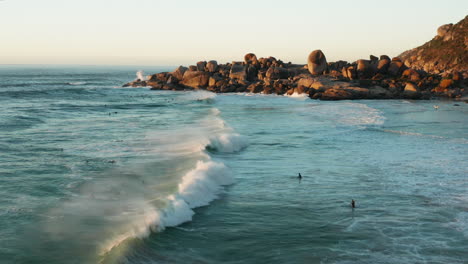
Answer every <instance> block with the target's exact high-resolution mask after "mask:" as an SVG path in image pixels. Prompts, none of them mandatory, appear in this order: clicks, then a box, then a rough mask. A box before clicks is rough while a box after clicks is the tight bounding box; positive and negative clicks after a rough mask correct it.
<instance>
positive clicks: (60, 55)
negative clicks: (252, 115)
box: [0, 0, 468, 66]
mask: <svg viewBox="0 0 468 264" xmlns="http://www.w3.org/2000/svg"><path fill="white" fill-rule="evenodd" d="M466 15H468V1H467V0H444V1H440V0H437V1H432V0H425V1H422V0H385V1H380V0H355V1H349V0H334V1H324V0H322V1H315V0H281V1H277V0H269V1H265V0H236V1H223V0H167V1H160V0H79V1H78V0H0V64H80V65H156V66H158V65H159V66H166V65H179V64H183V65H189V64H194V63H196V62H197V61H200V60H212V59H214V60H217V61H218V62H219V63H225V62H231V61H239V60H243V56H244V55H245V54H246V53H249V52H253V53H255V54H256V55H257V57H269V56H274V57H276V58H278V59H281V60H283V61H285V62H288V61H291V62H293V63H305V62H306V60H307V56H308V54H309V53H310V52H311V51H313V50H316V49H321V50H322V51H323V52H324V53H325V55H326V57H327V60H328V61H336V60H347V61H355V60H357V59H362V58H368V57H369V55H370V54H374V55H382V54H386V55H389V56H391V57H393V56H397V55H398V54H400V53H402V52H403V51H405V50H408V49H411V48H415V47H417V46H420V45H422V44H424V43H425V42H427V41H429V40H430V39H432V38H433V37H434V36H435V35H436V30H437V28H438V27H439V26H440V25H443V24H448V23H457V22H458V21H459V20H461V19H463V18H464V17H465V16H466Z"/></svg>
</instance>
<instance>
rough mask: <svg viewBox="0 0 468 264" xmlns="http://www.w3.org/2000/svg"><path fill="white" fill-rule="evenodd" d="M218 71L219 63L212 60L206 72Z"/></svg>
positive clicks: (207, 65)
mask: <svg viewBox="0 0 468 264" xmlns="http://www.w3.org/2000/svg"><path fill="white" fill-rule="evenodd" d="M217 69H218V62H217V61H215V60H210V61H209V62H208V63H207V64H206V70H207V71H208V72H215V71H216V70H217Z"/></svg>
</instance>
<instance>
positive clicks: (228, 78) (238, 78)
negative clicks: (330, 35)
mask: <svg viewBox="0 0 468 264" xmlns="http://www.w3.org/2000/svg"><path fill="white" fill-rule="evenodd" d="M467 21H468V16H467V18H465V19H464V20H462V21H461V22H460V23H458V24H457V25H455V26H453V25H449V26H448V25H444V26H441V27H440V28H439V30H438V35H437V36H436V37H435V38H434V39H433V40H431V41H430V42H428V43H429V44H428V43H426V44H424V45H423V46H421V47H418V48H416V49H413V50H411V51H408V52H405V53H403V54H402V55H401V57H402V58H403V59H404V60H403V59H401V58H400V57H394V58H390V57H389V56H386V55H382V56H380V57H376V56H373V55H370V57H369V59H361V60H357V61H355V62H353V63H349V62H347V61H337V62H330V63H329V62H327V59H326V57H325V54H324V53H323V52H322V51H321V50H315V51H313V52H311V53H310V54H309V56H308V59H307V64H306V65H301V64H293V63H291V62H288V63H285V62H283V61H282V60H279V59H276V58H274V57H268V58H257V56H256V55H255V54H253V53H248V54H246V55H245V56H244V60H243V61H233V62H232V63H226V64H218V63H217V61H214V60H211V61H200V62H197V63H196V65H191V66H189V67H184V66H179V67H178V68H177V69H175V70H174V71H172V72H161V73H157V74H153V75H151V76H148V77H147V78H146V80H142V79H141V78H140V79H137V80H135V81H132V82H130V83H127V84H125V85H124V87H142V86H144V87H150V88H151V89H152V90H174V91H182V90H197V89H202V90H208V91H212V92H215V93H263V94H278V95H292V94H307V95H308V96H309V97H310V98H312V99H320V100H352V99H432V98H451V99H457V100H464V101H467V96H468V89H467V88H468V65H467V63H465V62H466V61H468V59H467V58H466V57H467V56H468V55H467V54H468V48H467V46H468V44H467V43H468V40H467V39H466V37H465V36H463V35H462V36H460V34H462V33H464V32H465V31H466V30H467V28H468V26H466V25H465V24H467ZM459 32H461V33H459ZM447 34H450V37H447ZM460 38H465V39H464V41H465V44H464V47H461V46H460V45H461V44H460V42H461V40H460ZM452 42H456V45H455V44H453V43H452ZM431 43H437V45H439V48H437V49H436V50H439V51H438V52H439V54H435V51H431V56H430V57H427V56H426V57H427V58H426V57H424V54H425V53H424V51H427V50H428V48H427V46H431V45H432V46H434V44H431ZM444 45H445V46H446V47H448V48H447V49H445V50H444V48H443V47H444ZM460 49H463V50H460ZM450 51H451V53H450ZM449 53H450V54H452V57H453V58H455V59H456V61H455V62H454V63H451V64H448V63H445V64H443V65H444V67H441V65H442V63H439V62H440V61H442V59H443V58H447V56H446V55H447V54H449ZM412 54H416V55H418V56H419V57H418V56H416V55H412ZM410 55H411V56H410ZM437 56H439V57H437ZM418 58H419V59H420V60H419V62H420V63H418ZM455 59H454V60H455ZM458 62H460V63H458ZM434 65H436V66H437V65H439V66H438V67H435V66H434Z"/></svg>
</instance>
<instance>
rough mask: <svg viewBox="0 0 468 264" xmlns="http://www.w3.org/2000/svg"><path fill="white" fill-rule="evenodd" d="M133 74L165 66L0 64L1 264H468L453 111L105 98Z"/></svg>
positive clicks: (197, 96)
mask: <svg viewBox="0 0 468 264" xmlns="http://www.w3.org/2000/svg"><path fill="white" fill-rule="evenodd" d="M141 69H142V70H145V71H146V72H147V73H152V72H157V71H162V70H170V69H164V68H152V69H151V68H148V69H145V68H139V67H112V68H110V67H109V68H105V67H42V68H41V67H33V66H30V67H22V66H1V67H0V131H1V133H0V209H1V210H0V226H1V228H0V263H467V262H468V118H467V116H468V105H467V104H465V103H459V104H460V105H459V106H455V105H454V102H450V101H403V100H387V101H340V102H323V101H313V100H309V99H307V98H305V97H300V96H298V97H285V96H262V95H245V94H229V95H228V94H224V95H215V94H212V93H209V92H168V91H150V90H149V89H147V88H120V86H121V85H122V84H123V83H125V82H128V81H130V80H132V79H134V78H135V73H136V72H137V70H141ZM435 104H437V105H439V106H440V108H439V110H435V109H434V108H433V105H435ZM298 173H301V174H302V175H303V177H304V178H303V179H302V181H299V180H298V179H297V178H296V176H297V174H298ZM352 199H354V200H356V204H357V208H355V209H354V210H353V209H352V208H351V207H350V202H351V200H352Z"/></svg>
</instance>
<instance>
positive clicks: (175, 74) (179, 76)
mask: <svg viewBox="0 0 468 264" xmlns="http://www.w3.org/2000/svg"><path fill="white" fill-rule="evenodd" d="M187 70H188V68H187V67H184V66H179V67H178V68H177V69H175V70H174V71H173V72H171V75H172V76H173V77H174V78H176V79H177V80H179V81H182V78H183V77H184V73H185V72H186V71H187Z"/></svg>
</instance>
